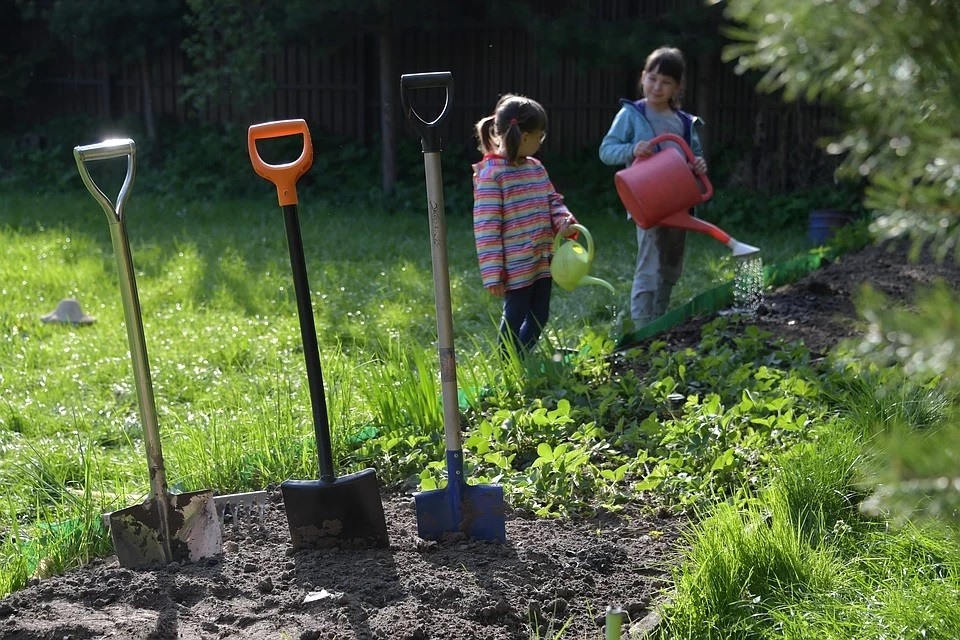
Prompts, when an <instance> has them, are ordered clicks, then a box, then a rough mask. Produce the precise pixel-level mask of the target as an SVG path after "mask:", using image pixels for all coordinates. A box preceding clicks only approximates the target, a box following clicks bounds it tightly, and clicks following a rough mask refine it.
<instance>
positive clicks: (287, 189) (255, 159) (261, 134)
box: [247, 119, 313, 207]
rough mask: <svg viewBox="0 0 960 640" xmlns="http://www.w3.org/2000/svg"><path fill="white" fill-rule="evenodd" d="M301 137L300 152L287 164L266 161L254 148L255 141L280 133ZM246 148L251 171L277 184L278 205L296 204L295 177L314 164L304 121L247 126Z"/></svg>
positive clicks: (280, 135)
mask: <svg viewBox="0 0 960 640" xmlns="http://www.w3.org/2000/svg"><path fill="white" fill-rule="evenodd" d="M294 135H302V136H303V151H301V152H300V157H299V158H297V159H296V160H294V161H293V162H288V163H286V164H268V163H266V162H264V161H263V159H262V158H261V157H260V153H259V152H258V151H257V140H265V139H269V138H281V137H283V136H294ZM247 151H248V152H249V153H250V162H251V163H252V164H253V170H254V171H256V172H257V175H259V176H260V177H261V178H266V179H267V180H269V181H270V182H272V183H273V184H274V185H276V187H277V199H278V200H279V201H280V206H281V207H283V206H286V205H291V204H297V180H299V179H300V176H302V175H303V174H305V173H306V172H307V169H309V168H310V165H312V164H313V145H312V144H311V142H310V130H309V129H308V128H307V123H306V121H305V120H302V119H297V120H275V121H273V122H264V123H261V124H253V125H250V129H248V130H247Z"/></svg>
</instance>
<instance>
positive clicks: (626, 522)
mask: <svg viewBox="0 0 960 640" xmlns="http://www.w3.org/2000/svg"><path fill="white" fill-rule="evenodd" d="M938 279H943V280H946V281H947V282H950V283H954V285H956V284H957V283H960V268H958V266H957V264H956V263H954V262H952V261H948V262H945V263H943V264H937V263H936V262H934V261H933V260H931V259H930V258H929V257H926V258H924V259H923V260H921V261H920V262H918V263H911V262H910V261H909V260H908V259H907V257H906V252H905V249H903V248H900V249H897V250H894V251H891V250H888V249H881V248H876V247H871V248H868V249H866V250H863V251H860V252H857V253H854V254H848V255H846V256H843V257H842V258H840V259H838V260H836V261H835V262H833V263H831V264H828V265H826V266H825V267H824V268H822V269H820V270H818V271H816V272H814V273H811V274H809V275H807V276H805V277H804V278H802V279H800V280H798V281H796V282H794V283H792V284H790V285H786V286H782V287H779V288H777V289H776V290H774V291H769V292H767V294H766V296H765V304H764V307H763V308H762V310H761V314H760V315H759V316H758V317H756V318H755V319H754V320H753V322H752V323H753V324H755V325H757V326H758V327H760V328H761V329H763V330H766V331H769V332H771V333H772V334H773V335H774V336H776V337H779V338H783V339H786V340H803V341H804V342H805V343H806V345H807V346H808V347H809V348H810V350H811V352H812V355H813V357H820V356H823V355H825V354H826V353H827V352H828V351H829V350H830V349H831V348H832V347H833V346H835V345H836V344H837V343H838V342H839V341H841V340H843V339H845V338H851V337H855V336H857V335H858V333H859V332H860V331H861V330H862V327H863V324H862V321H861V320H859V319H858V317H857V314H856V311H855V307H854V298H855V294H856V292H857V291H858V289H859V287H860V286H861V285H862V284H865V283H869V284H871V285H872V286H873V287H874V288H876V289H877V290H879V291H881V292H884V293H886V294H888V295H890V296H891V297H893V298H895V299H898V300H905V301H906V300H909V299H910V297H911V294H912V292H913V291H914V289H915V288H916V287H917V286H918V285H919V286H922V285H928V284H932V283H933V282H934V281H936V280H938ZM708 320H709V318H695V319H693V320H691V321H689V322H686V323H684V324H683V325H682V326H678V327H675V328H674V329H671V330H670V331H668V332H666V333H665V334H662V335H660V336H657V338H656V339H662V340H665V341H666V342H667V343H668V345H669V348H671V349H677V348H683V347H686V346H691V345H694V344H695V343H696V342H697V341H698V340H699V336H700V329H701V327H702V326H703V325H704V323H705V322H707V321H708ZM628 353H642V351H634V352H628ZM623 366H629V367H633V368H636V369H637V370H642V369H643V368H644V362H643V361H642V359H636V360H626V361H624V362H623ZM271 495H272V502H271V506H270V508H269V509H268V512H267V517H266V520H265V522H264V524H263V526H262V527H260V528H257V527H247V528H245V529H242V530H241V529H238V530H233V529H228V530H227V535H226V542H225V553H224V555H223V556H222V557H218V558H215V559H211V560H208V561H204V562H201V563H198V564H194V565H184V566H170V567H164V568H158V569H155V570H150V571H138V572H134V571H129V570H125V569H121V568H119V567H118V566H117V563H116V559H115V558H105V559H101V560H96V561H94V562H92V563H91V564H89V565H87V566H85V567H82V568H80V569H75V570H72V571H70V572H69V573H68V574H67V575H64V576H59V577H52V578H48V579H44V580H38V581H33V583H32V584H31V585H30V586H29V587H27V588H26V589H24V590H22V591H20V592H18V593H15V594H13V595H11V596H9V597H7V598H5V599H4V600H2V601H0V636H2V637H4V638H31V639H40V638H50V639H53V638H57V639H60V638H73V639H80V638H106V637H114V638H185V639H197V638H218V637H223V638H228V637H242V638H252V639H260V638H264V639H265V638H294V639H297V638H338V639H339V638H342V639H351V638H408V639H414V638H464V639H466V638H470V639H481V638H490V639H514V638H517V639H524V640H526V639H528V638H533V637H539V638H553V637H564V638H599V637H601V631H600V625H602V622H603V614H604V610H605V608H606V607H607V605H620V606H622V607H623V608H624V609H626V610H627V611H628V613H629V615H630V618H631V619H633V620H637V619H639V618H641V617H643V616H644V615H645V614H646V613H648V612H649V610H650V609H651V607H652V604H653V603H654V602H655V600H656V599H657V597H658V596H659V593H660V591H661V590H662V589H663V588H664V587H665V586H667V585H668V583H669V572H670V568H671V567H672V566H673V565H674V564H675V562H676V560H677V558H678V554H679V541H680V539H681V537H680V536H681V533H682V528H683V525H684V520H683V519H681V518H678V517H672V516H667V515H665V514H657V515H651V510H650V509H641V508H640V507H634V508H628V509H626V510H625V511H624V512H621V513H619V514H616V515H611V514H603V515H598V516H596V517H591V518H581V519H577V520H561V519H552V520H548V519H537V518H532V517H528V516H527V515H526V514H522V513H518V512H510V513H508V520H507V539H508V541H507V544H506V545H497V544H492V543H482V542H474V541H468V540H451V541H447V542H444V543H442V544H436V543H427V542H424V541H422V540H420V539H419V538H418V537H417V536H416V519H415V512H414V506H413V500H412V498H411V497H410V496H407V495H402V494H387V495H384V498H383V500H384V507H385V511H386V517H387V523H388V529H389V533H390V547H389V548H388V549H376V550H324V551H303V552H299V553H293V552H292V549H291V548H290V545H289V536H288V534H287V530H286V519H285V517H284V514H283V511H282V506H281V505H280V504H279V495H278V494H277V493H276V492H273V493H272V494H271ZM564 625H567V627H566V628H565V630H563V631H561V630H562V629H563V628H564Z"/></svg>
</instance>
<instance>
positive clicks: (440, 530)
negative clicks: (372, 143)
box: [400, 71, 507, 542]
mask: <svg viewBox="0 0 960 640" xmlns="http://www.w3.org/2000/svg"><path fill="white" fill-rule="evenodd" d="M431 88H432V89H443V90H444V91H445V92H446V102H445V104H444V105H443V111H441V113H440V115H439V116H437V118H436V119H434V120H433V121H431V122H426V121H425V120H423V119H422V118H421V117H420V116H419V115H418V114H417V112H416V111H414V109H413V108H412V107H411V105H410V100H409V95H408V91H410V90H412V89H431ZM452 93H453V76H452V75H451V74H450V72H449V71H441V72H436V73H414V74H404V75H402V76H401V77H400V100H401V103H402V104H403V111H404V113H406V115H407V118H408V119H409V120H410V122H411V124H413V126H414V127H416V129H417V131H418V132H419V133H420V135H421V138H422V148H423V164H424V171H425V173H426V180H427V216H428V217H429V218H430V238H431V243H430V249H431V251H430V253H431V256H432V261H433V286H434V294H435V297H436V307H437V334H438V343H437V345H438V350H439V356H440V385H441V386H440V391H441V398H442V401H443V432H444V440H445V444H446V449H447V452H446V458H447V460H446V462H447V486H446V487H444V488H442V489H435V490H433V491H421V492H419V493H416V494H414V496H413V497H414V501H415V502H416V507H417V532H418V534H419V536H420V537H421V538H424V539H426V540H440V539H442V538H443V537H444V536H445V535H447V534H455V533H464V534H466V535H468V536H470V537H473V538H478V539H481V540H498V541H500V542H505V541H506V537H507V535H506V524H505V521H504V510H505V506H504V502H503V487H501V486H499V485H468V484H467V482H466V480H465V479H464V477H463V450H462V445H461V435H460V405H459V402H458V394H457V361H456V356H455V354H454V350H453V311H452V309H451V303H450V273H449V270H448V263H447V227H446V220H445V218H444V210H443V178H442V175H441V169H440V153H441V151H442V144H441V141H440V134H439V130H438V127H439V125H440V123H441V122H443V120H444V118H445V117H446V115H447V108H448V107H449V105H450V98H451V94H452Z"/></svg>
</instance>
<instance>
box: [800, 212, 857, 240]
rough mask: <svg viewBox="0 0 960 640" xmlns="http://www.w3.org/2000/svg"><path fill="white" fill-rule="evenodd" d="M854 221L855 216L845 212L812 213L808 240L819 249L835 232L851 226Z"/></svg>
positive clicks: (808, 228)
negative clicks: (845, 226)
mask: <svg viewBox="0 0 960 640" xmlns="http://www.w3.org/2000/svg"><path fill="white" fill-rule="evenodd" d="M852 221H853V216H851V215H850V214H849V213H846V212H844V211H833V210H831V209H822V210H814V211H811V212H810V222H809V226H808V227H807V238H808V239H809V240H810V244H812V245H814V246H817V247H819V246H822V245H824V244H826V243H827V241H828V240H829V239H830V237H831V236H833V233H834V231H836V230H837V229H838V228H840V227H842V226H844V225H848V224H850V223H851V222H852Z"/></svg>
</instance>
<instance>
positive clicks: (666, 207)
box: [614, 133, 760, 258]
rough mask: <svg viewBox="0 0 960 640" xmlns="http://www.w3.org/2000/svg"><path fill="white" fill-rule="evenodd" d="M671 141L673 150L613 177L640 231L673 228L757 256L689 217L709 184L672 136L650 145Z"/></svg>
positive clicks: (690, 153)
mask: <svg viewBox="0 0 960 640" xmlns="http://www.w3.org/2000/svg"><path fill="white" fill-rule="evenodd" d="M665 141H669V142H674V143H676V144H677V145H678V146H679V147H680V148H681V149H683V153H681V152H679V151H677V149H675V148H674V147H666V148H665V149H663V150H661V151H659V152H657V153H654V154H653V155H652V156H648V157H646V158H637V159H636V160H635V161H634V163H633V165H631V166H629V167H627V168H626V169H621V170H620V171H618V172H617V173H616V175H615V176H614V183H615V184H616V186H617V194H618V195H619V196H620V200H621V201H622V202H623V205H624V206H625V207H626V208H627V211H629V212H630V215H631V216H632V217H633V220H634V222H636V223H637V224H638V225H639V226H640V227H641V228H642V229H649V228H651V227H656V226H658V225H659V226H663V227H676V228H679V229H687V230H690V231H697V232H699V233H705V234H707V235H709V236H712V237H713V238H714V239H716V240H718V241H719V242H722V243H723V244H725V245H726V246H727V247H729V248H730V249H732V250H733V255H734V256H735V257H738V258H741V257H744V256H749V255H753V254H755V253H759V252H760V249H758V248H757V247H753V246H750V245H749V244H744V243H742V242H738V241H736V240H735V239H733V238H732V237H730V234H728V233H726V232H725V231H723V229H720V228H719V227H717V226H716V225H712V224H710V223H709V222H705V221H703V220H701V219H699V218H694V217H693V216H691V215H690V213H689V210H690V209H691V208H692V207H694V206H696V205H698V204H703V203H704V202H706V201H707V200H709V199H710V198H712V197H713V185H712V184H710V181H709V180H708V179H707V176H705V175H697V174H696V173H694V172H693V169H691V167H690V165H691V164H693V162H694V160H695V159H696V158H695V156H694V155H693V151H692V150H691V149H690V146H689V145H688V144H687V142H686V140H684V139H683V138H681V137H680V136H678V135H674V134H672V133H664V134H662V135H659V136H657V137H655V138H653V139H652V140H650V144H651V146H652V145H655V144H657V143H659V142H665Z"/></svg>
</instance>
